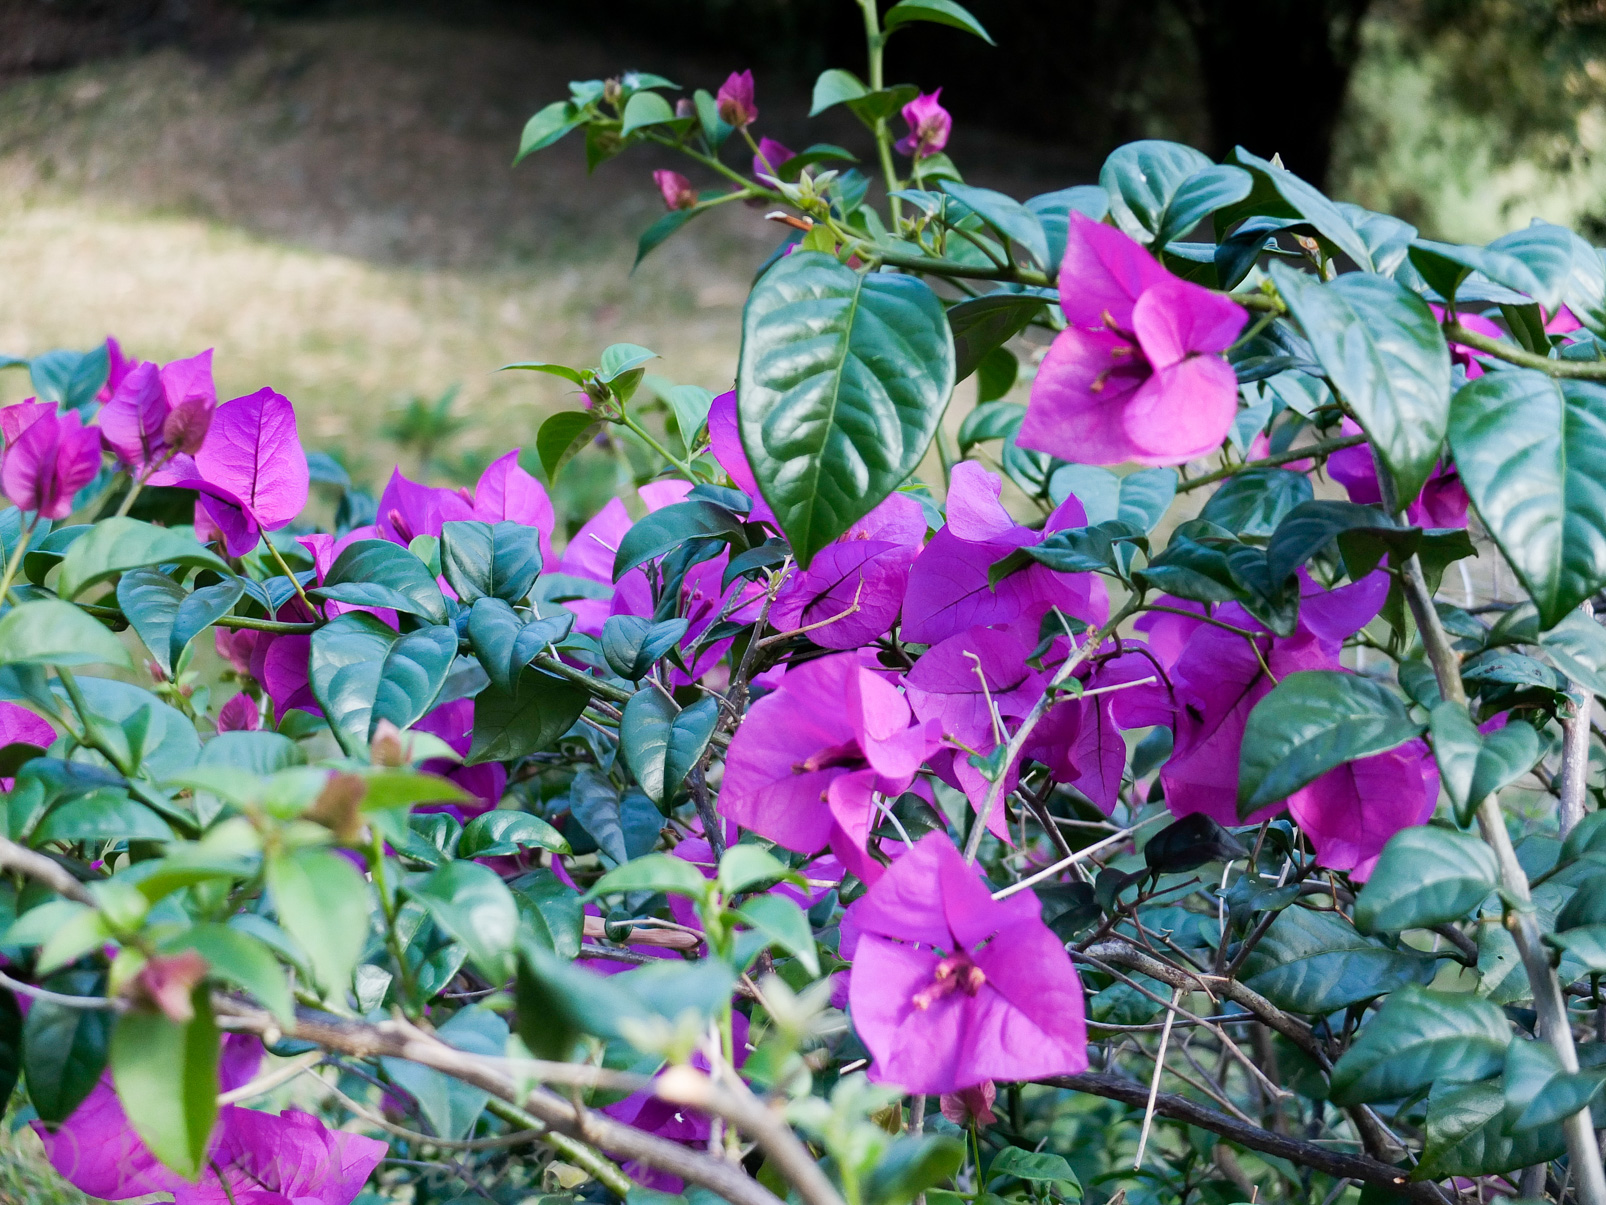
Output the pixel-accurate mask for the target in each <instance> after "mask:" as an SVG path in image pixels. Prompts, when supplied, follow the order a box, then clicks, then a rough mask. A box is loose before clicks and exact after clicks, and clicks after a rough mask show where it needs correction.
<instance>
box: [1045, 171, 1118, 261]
mask: <svg viewBox="0 0 1606 1205" xmlns="http://www.w3.org/2000/svg"><path fill="white" fill-rule="evenodd" d="M1026 208H1027V209H1030V210H1031V211H1032V212H1033V213H1035V214H1036V215H1037V220H1038V221H1040V222H1042V223H1043V233H1044V234H1046V235H1048V258H1049V260H1050V262H1052V263H1053V264H1054V267H1055V271H1056V273H1057V272H1058V269H1059V264H1060V261H1061V260H1063V259H1064V258H1065V235H1066V232H1067V230H1068V228H1069V227H1070V223H1071V214H1072V213H1081V214H1085V215H1086V216H1088V217H1090V218H1092V219H1093V220H1094V221H1095V222H1102V221H1103V220H1104V219H1105V217H1106V216H1108V214H1109V212H1110V194H1109V193H1107V192H1105V191H1104V189H1103V187H1101V186H1100V185H1097V184H1077V185H1073V186H1072V187H1070V188H1062V189H1059V190H1058V191H1056V192H1045V193H1042V194H1040V195H1038V196H1035V197H1030V198H1028V199H1027V201H1026Z"/></svg>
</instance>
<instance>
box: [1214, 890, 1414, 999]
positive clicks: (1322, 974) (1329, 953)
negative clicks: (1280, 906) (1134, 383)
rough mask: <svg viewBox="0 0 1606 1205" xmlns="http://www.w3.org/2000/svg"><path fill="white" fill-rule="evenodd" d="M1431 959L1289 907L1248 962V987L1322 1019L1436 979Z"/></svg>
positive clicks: (1323, 915) (1327, 915) (1327, 916)
mask: <svg viewBox="0 0 1606 1205" xmlns="http://www.w3.org/2000/svg"><path fill="white" fill-rule="evenodd" d="M1433 969H1434V962H1433V960H1432V959H1431V958H1428V957H1425V956H1423V955H1419V954H1416V953H1413V952H1407V951H1404V950H1394V949H1390V948H1389V947H1388V946H1386V945H1384V944H1382V943H1381V942H1377V941H1372V940H1369V939H1367V938H1365V937H1362V936H1361V935H1360V934H1359V933H1357V932H1356V931H1355V929H1354V927H1353V926H1352V925H1351V924H1350V923H1349V922H1348V921H1347V920H1345V919H1343V918H1342V917H1340V916H1337V915H1335V914H1333V913H1331V912H1312V911H1311V910H1310V909H1308V908H1286V909H1284V910H1283V911H1282V912H1279V913H1278V914H1277V919H1276V920H1274V921H1272V923H1271V927H1270V928H1269V929H1267V930H1266V936H1265V937H1264V938H1262V939H1261V942H1260V944H1259V945H1258V946H1256V947H1255V948H1254V951H1253V952H1252V953H1251V954H1250V955H1249V957H1248V958H1247V959H1246V960H1245V962H1244V967H1243V970H1244V978H1243V982H1244V984H1245V986H1247V987H1252V988H1254V990H1255V991H1257V992H1259V993H1260V994H1261V995H1262V996H1265V997H1266V998H1267V999H1268V1000H1270V1001H1271V1002H1272V1003H1273V1004H1275V1005H1277V1006H1278V1007H1279V1008H1285V1009H1288V1010H1289V1011H1290V1012H1296V1013H1305V1014H1310V1015H1323V1014H1326V1013H1330V1012H1333V1011H1335V1010H1336V1009H1340V1008H1344V1007H1345V1006H1347V1005H1350V1004H1357V1003H1359V1002H1360V1001H1362V1000H1371V999H1373V998H1375V997H1377V996H1386V995H1388V994H1389V993H1390V992H1393V991H1397V990H1398V989H1400V988H1402V987H1405V986H1406V985H1407V984H1412V983H1423V982H1426V981H1427V980H1428V979H1430V978H1431V977H1432V975H1433Z"/></svg>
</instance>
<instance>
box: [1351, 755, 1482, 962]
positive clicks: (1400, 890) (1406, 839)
mask: <svg viewBox="0 0 1606 1205" xmlns="http://www.w3.org/2000/svg"><path fill="white" fill-rule="evenodd" d="M1435 741H1437V735H1435ZM1441 757H1442V754H1441ZM1499 881H1500V867H1499V865H1498V863H1496V861H1495V856H1494V851H1493V850H1492V849H1490V848H1489V847H1488V846H1487V845H1485V844H1484V843H1483V842H1482V841H1480V840H1478V838H1476V837H1473V836H1469V835H1468V834H1466V833H1456V832H1451V831H1450V830H1448V829H1442V828H1433V827H1431V826H1429V825H1416V826H1414V827H1412V828H1407V829H1402V830H1401V831H1399V832H1397V833H1395V834H1394V836H1393V837H1391V838H1389V842H1388V844H1387V845H1385V846H1384V847H1383V853H1382V855H1381V856H1380V857H1379V858H1378V860H1377V866H1376V867H1375V868H1374V869H1373V871H1372V875H1371V877H1370V878H1369V879H1367V881H1366V886H1365V887H1363V888H1362V889H1361V893H1360V895H1359V896H1358V897H1357V898H1356V900H1355V927H1356V928H1357V929H1359V930H1360V931H1361V932H1362V933H1397V932H1400V931H1401V930H1404V929H1417V928H1425V927H1427V926H1429V925H1438V924H1444V923H1447V922H1449V921H1455V920H1460V919H1462V918H1463V917H1465V916H1466V915H1467V914H1468V913H1469V912H1471V911H1473V910H1474V909H1476V908H1477V907H1478V905H1479V904H1481V903H1483V901H1484V900H1486V899H1487V898H1488V897H1489V893H1490V892H1492V891H1494V890H1495V888H1496V886H1497V885H1498V884H1499Z"/></svg>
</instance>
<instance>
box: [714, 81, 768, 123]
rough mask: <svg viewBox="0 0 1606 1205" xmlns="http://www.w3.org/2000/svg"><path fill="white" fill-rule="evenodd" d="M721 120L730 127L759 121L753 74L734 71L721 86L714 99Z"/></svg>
mask: <svg viewBox="0 0 1606 1205" xmlns="http://www.w3.org/2000/svg"><path fill="white" fill-rule="evenodd" d="M714 103H715V105H716V106H717V107H718V109H719V119H720V120H721V121H723V122H724V123H725V124H726V125H728V126H737V127H738V128H739V127H741V126H746V125H752V124H753V122H755V121H757V120H758V105H757V104H755V103H754V101H753V73H752V72H751V71H732V72H731V73H730V75H729V76H727V77H726V79H725V82H724V83H723V84H721V85H720V86H719V93H718V94H717V95H716V96H715V97H714Z"/></svg>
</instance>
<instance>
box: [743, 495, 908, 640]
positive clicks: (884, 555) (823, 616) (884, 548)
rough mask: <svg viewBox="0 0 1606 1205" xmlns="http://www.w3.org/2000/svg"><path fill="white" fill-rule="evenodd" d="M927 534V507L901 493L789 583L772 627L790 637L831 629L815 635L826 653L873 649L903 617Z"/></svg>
mask: <svg viewBox="0 0 1606 1205" xmlns="http://www.w3.org/2000/svg"><path fill="white" fill-rule="evenodd" d="M925 536H926V517H925V512H924V511H923V510H921V508H920V503H918V502H916V501H915V500H914V499H913V498H911V497H909V496H908V495H907V494H893V495H892V496H891V497H889V498H887V499H886V500H885V501H883V502H882V503H881V504H880V505H878V506H877V507H876V508H875V509H874V510H872V511H871V512H870V513H869V514H868V515H866V516H865V517H864V518H862V519H860V520H859V521H858V522H857V523H855V524H854V525H853V526H852V527H850V528H848V530H847V533H846V534H845V535H843V536H842V537H841V539H839V540H837V541H836V542H835V543H833V544H829V545H827V546H826V547H825V548H824V549H822V550H821V552H820V554H819V555H818V556H816V557H815V558H814V561H813V563H812V564H810V565H809V567H808V568H807V569H806V570H804V571H802V572H800V573H794V574H793V575H792V576H791V577H790V578H789V579H788V580H787V582H786V585H784V586H783V587H782V588H781V591H780V593H779V594H777V595H776V596H775V605H774V606H773V607H771V608H770V623H771V625H772V626H773V627H774V628H775V629H776V630H777V631H789V630H793V629H796V628H801V627H804V626H806V625H809V624H816V623H824V624H825V626H823V627H819V628H815V629H814V630H813V631H812V632H810V633H809V639H810V640H812V641H813V642H814V643H815V644H817V645H819V646H820V647H821V648H828V649H856V648H859V647H861V646H862V645H866V644H869V643H871V642H872V641H874V640H875V639H876V638H878V637H880V636H882V635H884V634H885V633H886V632H887V631H888V630H889V629H890V628H891V627H892V623H893V621H894V620H895V619H897V618H898V611H899V609H900V608H901V607H902V606H903V595H904V589H905V587H906V586H907V585H908V582H909V569H910V567H911V566H912V565H913V564H914V560H915V556H916V555H917V554H918V553H919V551H920V544H921V541H923V540H924V539H925ZM850 611H851V612H852V613H851V614H848V612H850ZM836 616H842V618H840V619H836V618H835V617H836ZM826 620H832V622H830V623H825V621H826Z"/></svg>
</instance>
